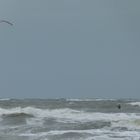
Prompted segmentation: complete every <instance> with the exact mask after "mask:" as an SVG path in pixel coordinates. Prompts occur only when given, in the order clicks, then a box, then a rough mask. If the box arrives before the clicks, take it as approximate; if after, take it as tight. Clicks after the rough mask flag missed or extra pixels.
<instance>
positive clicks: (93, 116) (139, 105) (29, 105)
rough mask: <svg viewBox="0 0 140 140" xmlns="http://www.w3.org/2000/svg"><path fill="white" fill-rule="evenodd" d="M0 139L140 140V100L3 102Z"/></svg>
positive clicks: (18, 100) (0, 108) (34, 100)
mask: <svg viewBox="0 0 140 140" xmlns="http://www.w3.org/2000/svg"><path fill="white" fill-rule="evenodd" d="M119 107H120V108H119ZM0 140H140V100H137V99H63V98H61V99H0Z"/></svg>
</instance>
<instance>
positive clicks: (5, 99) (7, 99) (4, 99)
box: [0, 98, 11, 101]
mask: <svg viewBox="0 0 140 140" xmlns="http://www.w3.org/2000/svg"><path fill="white" fill-rule="evenodd" d="M9 100H11V99H10V98H1V99H0V101H9Z"/></svg>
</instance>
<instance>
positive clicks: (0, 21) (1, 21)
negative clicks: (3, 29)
mask: <svg viewBox="0 0 140 140" xmlns="http://www.w3.org/2000/svg"><path fill="white" fill-rule="evenodd" d="M0 23H7V24H9V25H11V26H13V23H11V22H9V21H7V20H0Z"/></svg>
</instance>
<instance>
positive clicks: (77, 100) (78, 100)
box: [66, 98, 116, 102]
mask: <svg viewBox="0 0 140 140" xmlns="http://www.w3.org/2000/svg"><path fill="white" fill-rule="evenodd" d="M115 100H116V99H100V98H94V99H66V101H74V102H80V101H115Z"/></svg>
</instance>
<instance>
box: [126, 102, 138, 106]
mask: <svg viewBox="0 0 140 140" xmlns="http://www.w3.org/2000/svg"><path fill="white" fill-rule="evenodd" d="M128 104H130V105H134V106H140V102H131V103H128Z"/></svg>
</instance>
